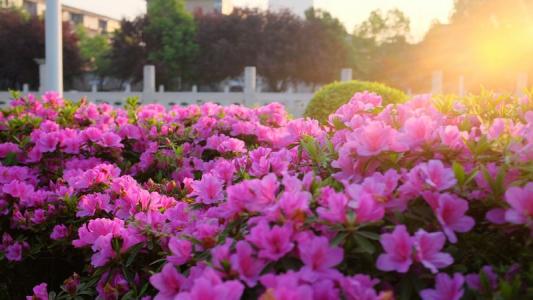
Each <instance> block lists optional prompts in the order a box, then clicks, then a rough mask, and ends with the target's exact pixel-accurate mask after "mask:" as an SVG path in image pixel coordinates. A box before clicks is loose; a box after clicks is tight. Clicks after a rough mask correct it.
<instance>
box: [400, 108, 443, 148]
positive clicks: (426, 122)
mask: <svg viewBox="0 0 533 300" xmlns="http://www.w3.org/2000/svg"><path fill="white" fill-rule="evenodd" d="M436 127H437V124H436V122H435V121H433V119H431V118H430V117H429V116H419V117H411V118H409V119H407V120H406V121H405V123H404V125H403V128H402V138H401V140H402V141H403V142H404V143H405V144H407V145H409V147H410V148H413V147H417V146H420V145H421V144H424V143H427V142H429V141H431V140H432V138H433V137H434V136H435V135H436V131H435V129H436Z"/></svg>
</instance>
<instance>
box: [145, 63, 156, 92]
mask: <svg viewBox="0 0 533 300" xmlns="http://www.w3.org/2000/svg"><path fill="white" fill-rule="evenodd" d="M143 92H145V93H155V66H152V65H147V66H144V69H143Z"/></svg>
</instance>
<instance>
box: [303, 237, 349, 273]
mask: <svg viewBox="0 0 533 300" xmlns="http://www.w3.org/2000/svg"><path fill="white" fill-rule="evenodd" d="M298 252H299V254H300V259H301V260H302V262H303V263H304V267H303V268H302V270H301V271H300V272H302V273H303V274H304V276H305V277H306V278H307V279H308V280H312V281H314V279H316V278H317V275H318V274H322V275H326V276H327V277H329V276H336V275H337V272H336V271H335V270H334V269H333V268H334V267H335V266H337V265H338V264H340V263H341V262H342V260H343V258H344V251H343V249H342V248H340V247H335V246H330V244H329V240H328V239H327V238H326V237H323V236H320V237H309V238H303V239H301V240H300V241H299V242H298Z"/></svg>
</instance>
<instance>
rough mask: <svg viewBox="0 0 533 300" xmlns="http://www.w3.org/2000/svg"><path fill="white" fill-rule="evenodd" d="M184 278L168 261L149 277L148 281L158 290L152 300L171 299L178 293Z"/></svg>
mask: <svg viewBox="0 0 533 300" xmlns="http://www.w3.org/2000/svg"><path fill="white" fill-rule="evenodd" d="M185 280H186V278H185V277H184V276H183V275H181V274H180V273H178V271H177V270H176V267H175V266H174V265H172V264H170V263H167V264H166V265H164V266H163V269H161V272H160V273H156V274H154V275H152V276H151V277H150V283H151V284H152V285H153V286H154V287H155V288H156V289H157V290H158V291H159V292H158V294H157V295H156V296H155V298H154V300H173V299H175V297H176V296H177V295H178V294H179V292H180V289H181V287H182V286H183V284H184V283H185Z"/></svg>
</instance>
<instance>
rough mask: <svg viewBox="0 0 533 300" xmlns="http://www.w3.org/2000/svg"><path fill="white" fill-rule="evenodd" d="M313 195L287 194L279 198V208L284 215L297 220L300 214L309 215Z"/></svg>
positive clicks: (306, 193)
mask: <svg viewBox="0 0 533 300" xmlns="http://www.w3.org/2000/svg"><path fill="white" fill-rule="evenodd" d="M311 197H312V195H311V193H309V192H301V191H294V192H285V193H283V194H282V195H281V197H280V198H279V202H278V205H279V208H280V209H281V211H282V212H283V214H284V215H285V216H286V217H287V218H289V219H293V218H297V217H298V216H299V215H300V214H302V213H303V214H304V216H305V214H307V213H309V201H310V200H311Z"/></svg>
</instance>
